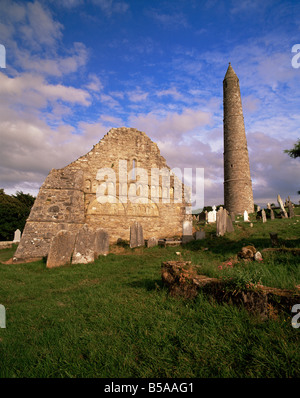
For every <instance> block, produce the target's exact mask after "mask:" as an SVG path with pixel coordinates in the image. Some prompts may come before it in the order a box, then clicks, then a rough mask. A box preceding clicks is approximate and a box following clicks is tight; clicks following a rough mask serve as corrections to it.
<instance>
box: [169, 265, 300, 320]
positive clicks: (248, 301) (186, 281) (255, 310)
mask: <svg viewBox="0 0 300 398" xmlns="http://www.w3.org/2000/svg"><path fill="white" fill-rule="evenodd" d="M161 276H162V281H163V284H164V285H165V286H166V287H167V288H168V290H169V294H170V295H172V296H173V297H176V296H179V297H184V298H186V299H194V298H195V297H196V296H197V295H198V293H199V291H202V292H203V293H205V294H207V295H208V296H211V297H213V298H214V299H215V300H216V301H217V302H220V303H223V302H226V303H230V304H234V305H238V306H243V307H244V308H246V310H247V311H249V312H250V313H252V314H256V315H258V316H259V317H260V318H261V319H266V318H269V317H276V316H277V314H278V313H279V312H282V311H285V312H287V313H289V314H291V309H292V307H293V305H294V304H298V303H300V292H295V291H293V290H286V289H276V288H271V287H266V286H261V287H259V288H256V289H249V290H243V291H231V290H229V289H227V288H226V284H225V282H224V281H222V280H221V279H217V278H209V277H207V276H205V275H198V274H197V270H196V268H195V267H193V266H192V264H191V262H190V261H167V262H163V263H162V265H161Z"/></svg>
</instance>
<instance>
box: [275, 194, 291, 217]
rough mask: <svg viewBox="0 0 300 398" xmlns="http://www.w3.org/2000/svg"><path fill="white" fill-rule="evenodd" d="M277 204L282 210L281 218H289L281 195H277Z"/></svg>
mask: <svg viewBox="0 0 300 398" xmlns="http://www.w3.org/2000/svg"><path fill="white" fill-rule="evenodd" d="M277 202H278V204H279V206H280V209H281V216H282V217H283V218H288V215H287V212H286V210H285V208H284V206H283V202H282V199H281V197H280V195H277Z"/></svg>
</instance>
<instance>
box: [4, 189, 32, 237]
mask: <svg viewBox="0 0 300 398" xmlns="http://www.w3.org/2000/svg"><path fill="white" fill-rule="evenodd" d="M34 200H35V198H34V197H33V196H31V195H30V194H23V192H17V193H16V195H7V194H6V193H5V192H4V189H0V240H13V237H14V231H15V230H16V229H19V230H20V231H23V229H24V227H25V223H26V220H27V218H28V216H29V213H30V210H31V207H32V205H33V203H34Z"/></svg>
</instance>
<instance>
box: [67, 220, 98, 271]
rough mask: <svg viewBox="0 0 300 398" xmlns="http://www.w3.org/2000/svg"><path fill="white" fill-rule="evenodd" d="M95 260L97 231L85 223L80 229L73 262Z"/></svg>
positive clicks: (83, 262) (82, 262)
mask: <svg viewBox="0 0 300 398" xmlns="http://www.w3.org/2000/svg"><path fill="white" fill-rule="evenodd" d="M93 261H95V231H94V230H93V229H91V228H90V227H89V226H88V225H87V224H84V225H83V226H82V227H81V228H80V229H79V231H78V233H77V236H76V240H75V248H74V252H73V256H72V264H88V263H92V262H93Z"/></svg>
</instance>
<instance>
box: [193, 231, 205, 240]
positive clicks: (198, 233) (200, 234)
mask: <svg viewBox="0 0 300 398" xmlns="http://www.w3.org/2000/svg"><path fill="white" fill-rule="evenodd" d="M195 239H196V240H202V239H205V231H204V229H200V231H196V233H195Z"/></svg>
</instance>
